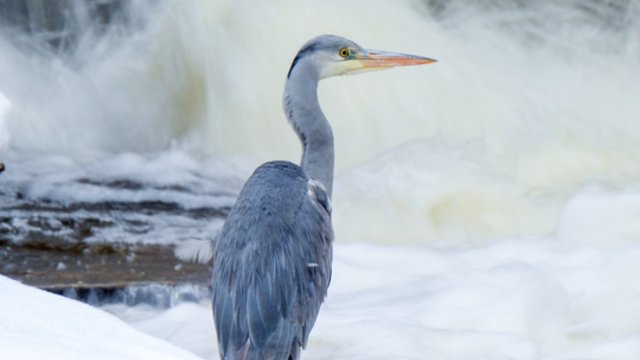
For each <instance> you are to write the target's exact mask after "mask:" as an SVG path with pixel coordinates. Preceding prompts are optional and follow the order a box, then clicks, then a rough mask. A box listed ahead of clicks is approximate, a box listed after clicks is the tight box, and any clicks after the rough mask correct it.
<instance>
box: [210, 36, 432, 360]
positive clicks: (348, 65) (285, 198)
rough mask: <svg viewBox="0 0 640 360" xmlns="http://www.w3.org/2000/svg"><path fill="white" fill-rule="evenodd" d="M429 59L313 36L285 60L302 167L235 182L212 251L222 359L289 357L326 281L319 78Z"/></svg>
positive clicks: (329, 165) (328, 157)
mask: <svg viewBox="0 0 640 360" xmlns="http://www.w3.org/2000/svg"><path fill="white" fill-rule="evenodd" d="M433 61H434V60H431V59H427V58H422V57H416V56H412V55H403V54H394V53H382V52H373V51H369V50H366V49H363V48H361V47H360V46H358V45H357V44H355V43H353V42H352V41H349V40H347V39H344V38H341V37H337V36H332V35H324V36H320V37H317V38H315V39H312V40H311V41H309V42H308V43H307V44H305V45H304V46H303V47H302V49H301V50H300V51H299V52H298V55H297V56H296V58H295V59H294V61H293V64H292V66H291V69H290V70H289V74H288V75H287V83H286V86H285V94H284V107H285V113H286V115H287V118H288V120H289V122H290V123H291V125H292V127H293V129H294V131H295V132H296V134H297V135H298V137H299V138H300V141H301V143H302V147H303V154H302V161H301V166H298V165H295V164H292V163H290V162H285V161H273V162H268V163H266V164H263V165H261V166H260V167H259V168H258V169H256V171H255V172H254V173H253V175H252V176H251V177H250V178H249V180H248V181H247V183H246V184H245V185H244V187H243V189H242V191H241V192H240V194H239V196H238V200H237V202H236V204H235V205H234V207H233V209H232V210H231V212H230V213H229V216H228V217H227V220H226V222H225V224H224V226H223V228H222V231H221V233H220V235H219V236H218V238H217V241H216V244H215V245H214V252H213V276H212V285H213V315H214V320H215V325H216V331H217V336H218V350H219V353H220V357H221V358H222V359H224V360H296V359H298V358H299V356H300V350H301V348H304V346H305V345H306V343H307V340H308V337H309V332H310V331H311V328H312V327H313V324H314V323H315V319H316V317H317V315H318V311H319V309H320V305H321V304H322V302H323V301H324V298H325V296H326V294H327V289H328V287H329V282H330V280H331V259H332V248H331V244H332V241H333V230H332V227H331V205H330V199H331V193H332V188H333V163H334V152H333V134H332V132H331V126H330V125H329V122H328V121H327V119H326V118H325V116H324V115H323V113H322V111H321V110H320V104H319V102H318V97H317V85H318V81H319V80H320V79H322V78H325V77H329V76H334V75H340V74H345V73H349V72H353V71H357V70H363V69H365V68H371V69H380V68H387V67H392V66H403V65H415V64H425V63H429V62H433Z"/></svg>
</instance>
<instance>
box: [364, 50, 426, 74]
mask: <svg viewBox="0 0 640 360" xmlns="http://www.w3.org/2000/svg"><path fill="white" fill-rule="evenodd" d="M355 60H357V61H358V62H360V64H361V65H362V67H363V70H375V69H385V68H391V67H395V66H410V65H422V64H431V63H434V62H437V61H438V60H435V59H430V58H427V57H422V56H416V55H409V54H400V53H394V52H389V51H380V50H368V49H367V50H365V51H364V52H362V53H360V54H358V55H356V57H355Z"/></svg>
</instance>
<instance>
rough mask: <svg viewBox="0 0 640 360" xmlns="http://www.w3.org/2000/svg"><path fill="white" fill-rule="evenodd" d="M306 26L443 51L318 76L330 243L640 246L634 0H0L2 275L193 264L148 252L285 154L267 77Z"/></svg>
mask: <svg viewBox="0 0 640 360" xmlns="http://www.w3.org/2000/svg"><path fill="white" fill-rule="evenodd" d="M323 33H334V34H339V35H342V36H345V37H348V38H350V39H352V40H354V41H356V42H357V43H359V44H360V45H362V46H364V47H369V48H378V49H385V50H391V51H398V52H405V53H413V54H419V55H423V56H428V57H432V58H436V59H438V60H439V62H438V63H437V64H435V65H431V66H428V67H415V68H406V69H396V70H391V71H386V72H381V73H375V74H367V75H362V76H360V75H358V76H353V77H344V78H334V79H328V80H326V81H323V82H322V83H321V84H320V90H319V95H320V100H321V104H322V106H323V109H324V112H325V115H326V116H327V118H328V119H329V120H330V122H331V123H332V125H333V128H334V135H335V141H336V162H337V178H336V183H335V190H334V199H333V208H334V218H333V221H334V227H335V231H336V239H337V243H338V244H344V243H359V244H361V243H365V244H369V245H366V246H364V247H357V249H359V251H361V252H362V253H367V252H369V251H371V252H373V253H376V251H379V250H374V249H379V248H378V247H377V246H378V245H370V244H373V243H375V244H386V245H385V247H383V248H384V249H387V250H385V251H388V252H392V251H393V249H395V248H401V247H406V246H418V247H420V248H421V249H425V248H426V249H428V251H432V250H433V251H463V252H464V251H471V250H470V249H478V248H482V247H485V246H494V245H495V246H498V245H500V244H504V243H505V242H510V241H514V239H516V240H517V241H520V240H521V239H527V241H534V242H536V241H539V242H540V243H544V242H545V241H547V240H549V239H552V243H553V244H558V243H562V244H565V245H566V244H568V245H566V246H568V249H570V250H571V249H574V250H575V249H578V248H580V249H582V248H583V247H596V248H600V247H603V248H607V249H609V248H615V249H626V250H624V251H625V252H635V251H637V249H638V240H639V239H640V225H639V224H640V222H639V221H638V217H639V216H640V166H638V164H639V163H640V111H639V110H638V99H639V97H638V95H639V94H640V2H638V1H635V0H615V1H614V0H582V1H578V0H575V1H574V0H567V1H525V0H511V1H498V0H481V1H463V0H459V1H445V0H423V1H419V0H414V1H393V2H390V1H382V0H380V1H378V0H366V1H365V0H356V1H349V2H345V1H323V2H314V1H295V2H294V1H285V0H275V1H269V2H260V1H231V0H220V1H195V0H194V1H169V0H136V1H133V0H93V1H91V0H86V1H73V0H59V1H45V0H24V1H15V0H0V162H4V163H5V165H6V171H5V172H4V173H3V174H2V175H0V245H1V246H4V247H5V251H4V253H3V254H4V255H0V257H1V256H4V258H2V263H3V264H4V268H3V265H2V264H0V270H2V271H3V272H4V273H9V274H14V275H15V276H17V277H19V278H24V279H27V280H28V281H31V282H32V283H37V284H39V285H41V286H43V287H48V286H49V287H50V285H51V282H52V281H53V280H51V279H47V280H43V282H42V283H39V282H38V281H39V280H38V278H40V279H41V278H42V277H39V275H38V274H36V273H38V271H43V270H42V269H43V268H46V269H48V270H49V271H50V270H58V271H59V272H61V273H64V272H65V271H68V272H70V273H72V274H71V275H69V276H76V275H77V274H78V272H79V271H81V270H82V269H85V270H86V264H85V263H83V264H81V265H78V266H76V265H74V264H76V261H77V260H75V259H76V258H77V257H79V256H81V257H82V259H83V260H82V261H88V262H92V261H95V260H86V255H87V254H90V255H91V254H93V255H95V256H96V258H100V256H109V255H112V254H116V255H121V256H122V257H123V258H124V260H123V261H124V263H126V262H127V261H129V263H135V259H131V258H130V257H131V254H132V253H135V252H136V251H139V252H140V253H141V255H140V257H139V258H138V259H142V260H140V261H142V262H144V258H145V257H144V253H145V252H148V254H150V255H149V257H150V258H151V259H153V258H154V257H156V256H158V254H164V255H163V256H166V259H167V262H168V263H170V269H173V268H174V267H175V266H181V269H182V266H190V265H186V264H184V265H183V264H182V263H181V262H179V261H178V260H176V259H173V258H172V255H171V251H169V252H166V251H165V250H164V249H165V247H166V246H167V245H175V244H179V243H181V242H183V241H185V240H190V239H205V240H206V239H210V238H211V235H212V234H213V233H214V232H215V231H216V229H218V228H219V227H220V226H221V224H222V222H223V220H224V216H225V214H226V212H227V211H228V209H229V208H230V206H232V204H233V202H234V199H235V196H236V194H237V193H238V191H239V189H240V188H241V186H242V184H243V182H244V180H245V179H246V178H247V177H248V176H249V175H250V174H251V172H252V171H253V169H254V168H255V167H256V166H257V165H258V164H260V163H261V162H263V161H267V160H271V159H286V160H291V161H296V162H297V161H298V159H299V157H300V145H299V143H298V139H297V138H296V136H295V134H294V133H293V132H292V131H291V129H290V128H289V125H288V124H287V122H286V120H285V118H284V115H283V113H282V106H281V96H282V91H283V87H284V80H285V75H286V73H287V70H288V68H289V66H290V64H291V60H292V59H293V57H294V56H295V54H296V52H297V50H298V49H299V47H300V46H301V45H302V44H303V43H304V42H305V41H307V40H308V39H310V38H312V37H314V36H316V35H318V34H323ZM29 244H31V245H29ZM389 244H392V245H393V246H389ZM153 246H156V247H155V248H154V247H153ZM345 246H346V245H345ZM358 246H360V245H358ZM553 246H555V245H553ZM347 248H349V249H351V250H353V249H354V248H352V247H347ZM6 249H13V250H12V251H13V252H10V251H9V252H8V251H7V250H6ZM25 249H26V250H25ZM148 249H151V250H148ZM338 249H339V248H338ZM554 249H555V248H554ZM27 250H28V251H27ZM556 250H557V249H556ZM565 250H566V249H565ZM570 250H567V251H570ZM33 251H37V252H38V253H37V254H38V256H39V258H38V259H40V260H38V261H36V260H34V259H33V258H32V256H33ZM55 251H57V253H58V254H60V253H64V254H63V255H60V256H63V258H62V259H61V260H59V259H58V258H56V260H51V257H50V256H51V255H50V254H51V253H52V252H55ZM520 251H522V252H525V251H529V250H526V249H525V248H522V249H520ZM520 251H515V253H519V252H520ZM553 251H555V250H553ZM553 251H552V252H553ZM621 251H622V250H621ZM383 252H384V251H383ZM29 254H31V255H29ZM43 254H44V255H43ZM47 254H48V255H47ZM64 256H68V257H69V258H68V259H72V260H65V259H67V258H64ZM354 256H355V255H354ZM383 256H384V255H383ZM128 257H129V258H128ZM16 259H19V261H18V260H16ZM557 261H558V263H557V264H559V263H562V261H563V260H561V259H558V260H557ZM375 262H377V260H375V261H374V263H375ZM381 262H382V263H384V261H381ZM7 264H9V265H7ZM25 264H26V265H25ZM83 266H84V268H83ZM96 266H97V265H96ZM140 266H143V265H140ZM189 269H190V270H189V271H190V272H189V274H192V275H193V274H195V275H193V276H192V277H191V278H189V279H190V280H191V281H196V280H194V278H199V279H201V280H199V281H196V282H199V283H201V284H205V285H206V282H208V278H204V279H203V278H202V277H203V276H205V275H201V274H206V272H207V269H206V268H204V267H197V268H189ZM27 270H31V272H29V271H27ZM112 270H113V269H112ZM114 271H115V270H114ZM162 271H165V270H162ZM176 271H177V270H176ZM74 274H75V275H74ZM40 275H41V274H40ZM180 276H182V277H180V279H185V276H186V277H188V276H191V275H184V274H183V275H180ZM73 279H74V278H73V277H72V278H71V280H69V279H67V280H65V281H60V280H59V279H58V280H55V281H56V283H57V284H59V285H60V286H59V287H58V289H66V288H68V287H69V284H70V283H73V282H74V281H75V280H73ZM145 279H146V280H145V281H147V280H148V279H147V278H145ZM162 279H165V278H164V277H163V276H160V277H159V278H158V279H154V281H156V280H158V281H161V280H162ZM123 281H124V282H125V283H127V281H133V280H123ZM140 281H142V280H140ZM176 281H177V280H176ZM173 283H175V282H172V284H173ZM120 285H122V284H120ZM120 285H118V284H116V285H114V286H115V287H119V286H120ZM627 285H628V284H627ZM627 285H625V286H627ZM625 288H626V289H627V290H628V291H631V293H629V294H632V295H629V297H628V298H626V299H628V300H629V303H628V304H631V299H632V298H633V297H636V298H637V296H639V294H640V288H639V287H638V286H637V285H634V287H633V288H631V290H629V287H625ZM612 294H613V293H612ZM598 296H600V295H598ZM603 296H604V295H603ZM598 299H600V298H598ZM625 304H626V303H625ZM629 306H631V305H629ZM608 319H610V320H611V321H612V322H613V323H616V324H619V322H617V321H618V320H619V319H618V318H617V317H616V318H615V319H616V320H613V319H614V318H608ZM616 329H617V330H620V328H618V327H616ZM624 329H626V330H628V331H631V332H632V333H634V334H637V330H638V325H637V324H635V323H633V324H631V325H629V327H624ZM629 329H631V330H629ZM626 330H625V331H626ZM623 332H624V331H623ZM634 344H635V343H634ZM634 346H635V345H634ZM458 358H461V357H458ZM516 358H519V359H523V358H525V357H523V356H516Z"/></svg>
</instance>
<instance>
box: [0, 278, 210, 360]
mask: <svg viewBox="0 0 640 360" xmlns="http://www.w3.org/2000/svg"><path fill="white" fill-rule="evenodd" d="M0 309H2V311H0V349H2V350H1V357H2V359H6V360H18V359H19V360H29V359H34V360H35V359H65V360H74V359H83V360H84V359H92V360H99V359H105V360H113V359H122V360H128V359H130V360H134V359H167V360H170V359H181V360H188V359H198V357H196V356H195V355H193V354H191V353H189V352H188V351H186V350H183V349H180V348H177V347H175V346H173V345H170V344H168V343H167V342H165V341H162V340H159V339H157V338H154V337H152V336H149V335H146V334H144V333H142V332H140V331H137V330H135V329H133V328H132V327H131V326H129V325H127V324H126V323H124V322H123V321H121V320H119V319H117V318H115V317H114V316H112V315H109V314H107V313H106V312H104V311H101V310H99V309H96V308H92V307H90V306H88V305H85V304H83V303H80V302H77V301H74V300H69V299H66V298H64V297H62V296H58V295H53V294H50V293H47V292H44V291H41V290H37V289H34V288H31V287H28V286H25V285H21V284H20V283H18V282H16V281H13V280H10V279H8V278H6V277H3V276H0Z"/></svg>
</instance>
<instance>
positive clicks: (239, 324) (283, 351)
mask: <svg viewBox="0 0 640 360" xmlns="http://www.w3.org/2000/svg"><path fill="white" fill-rule="evenodd" d="M285 164H286V163H285ZM291 166H295V165H293V164H291ZM259 170H260V169H259ZM259 170H257V171H256V173H255V174H254V176H253V177H252V178H251V179H250V180H249V181H248V182H247V184H246V185H245V188H244V189H243V191H242V192H241V194H240V196H239V198H238V202H237V203H236V206H234V209H233V210H232V211H231V212H230V214H229V217H228V219H227V222H226V223H225V226H224V228H223V230H222V233H221V235H220V237H219V239H218V243H217V246H216V249H215V253H214V269H213V294H214V295H213V310H214V318H215V322H216V329H217V331H218V342H219V346H220V349H219V350H220V353H221V354H222V355H223V356H226V357H225V359H236V358H238V359H251V358H253V356H256V358H259V359H263V358H264V359H270V358H275V359H280V358H287V357H288V356H291V357H292V358H294V359H296V358H297V356H298V355H297V354H298V352H299V349H300V347H304V346H305V345H306V342H307V339H308V336H309V332H310V330H311V328H312V327H313V324H314V322H315V319H316V316H317V314H318V310H319V308H320V304H321V303H322V301H323V300H324V298H325V296H326V292H327V288H328V286H329V281H330V278H331V258H332V253H331V242H332V241H333V231H332V228H331V218H330V207H329V203H328V198H327V196H326V192H324V190H323V189H322V188H321V186H319V187H318V186H317V185H313V183H312V182H310V181H309V179H308V178H307V177H306V176H304V174H303V173H301V171H300V170H299V168H297V169H296V168H294V169H293V170H292V169H288V168H286V169H278V168H276V169H271V170H274V171H266V174H265V173H262V174H259ZM275 170H278V171H275ZM294 170H295V171H294ZM258 175H261V176H262V177H266V179H264V178H262V179H260V177H259V178H258V179H254V178H255V177H256V176H258ZM276 175H277V177H275V178H272V177H273V176H276ZM273 179H278V180H273ZM258 180H261V181H258ZM269 180H273V181H269ZM265 181H266V183H265ZM267 185H268V186H267ZM256 354H257V355H256Z"/></svg>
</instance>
